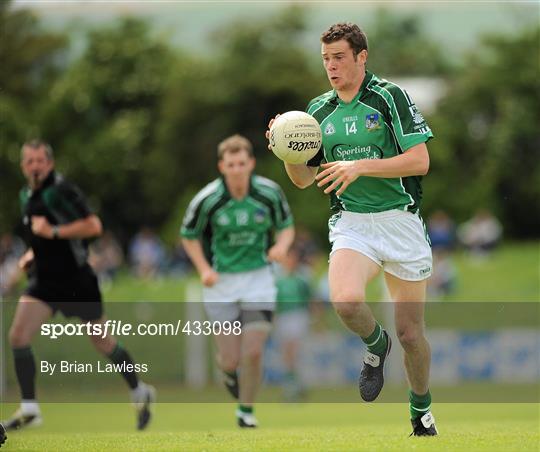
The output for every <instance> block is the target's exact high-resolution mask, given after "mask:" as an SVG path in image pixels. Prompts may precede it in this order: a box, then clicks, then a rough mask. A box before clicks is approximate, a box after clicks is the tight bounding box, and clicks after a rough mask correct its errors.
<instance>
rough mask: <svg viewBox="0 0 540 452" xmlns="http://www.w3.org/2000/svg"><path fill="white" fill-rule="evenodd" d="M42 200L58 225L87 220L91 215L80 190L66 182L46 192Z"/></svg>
mask: <svg viewBox="0 0 540 452" xmlns="http://www.w3.org/2000/svg"><path fill="white" fill-rule="evenodd" d="M43 199H44V201H45V203H46V204H47V207H48V208H49V209H50V210H51V212H52V213H53V215H54V216H55V217H56V218H57V219H58V221H59V223H60V224H66V223H71V222H73V221H76V220H80V219H83V218H87V217H89V216H90V215H92V213H93V212H92V210H91V209H90V207H89V206H88V203H87V201H86V197H85V196H84V194H83V192H82V191H81V189H80V188H79V187H77V186H76V185H74V184H72V183H69V182H67V181H62V182H61V183H59V184H58V186H57V187H55V188H54V189H51V190H47V191H46V192H45V193H44V194H43Z"/></svg>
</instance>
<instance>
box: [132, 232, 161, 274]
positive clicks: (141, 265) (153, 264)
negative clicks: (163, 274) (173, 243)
mask: <svg viewBox="0 0 540 452" xmlns="http://www.w3.org/2000/svg"><path fill="white" fill-rule="evenodd" d="M129 258H130V261H131V265H132V266H133V270H134V271H135V274H136V275H137V276H138V277H140V278H144V279H152V278H154V277H155V276H157V275H158V274H159V271H160V270H161V266H162V264H163V261H164V259H165V251H164V250H163V245H162V244H161V241H160V240H159V238H158V237H157V236H156V234H154V232H153V231H152V230H151V229H150V228H148V227H143V228H142V229H141V230H140V232H139V233H138V234H137V235H136V236H135V237H134V238H133V240H132V241H131V245H130V247H129Z"/></svg>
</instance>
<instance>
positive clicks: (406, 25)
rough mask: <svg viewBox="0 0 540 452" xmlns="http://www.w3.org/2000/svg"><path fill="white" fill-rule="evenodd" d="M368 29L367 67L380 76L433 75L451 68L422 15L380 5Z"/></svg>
mask: <svg viewBox="0 0 540 452" xmlns="http://www.w3.org/2000/svg"><path fill="white" fill-rule="evenodd" d="M370 28H371V30H370V32H369V33H368V44H369V60H368V68H369V69H370V70H372V71H374V72H375V73H376V74H378V75H380V76H382V77H388V76H392V75H400V76H422V77H426V76H435V75H445V74H448V73H449V72H450V71H451V65H450V62H449V60H448V58H447V56H446V55H445V52H444V50H443V48H442V46H441V45H440V44H439V43H437V42H435V41H433V38H432V37H431V36H430V35H429V34H428V33H427V32H426V30H425V27H424V26H423V25H422V21H421V18H420V17H419V16H417V15H415V16H401V15H396V14H393V13H391V12H390V11H389V10H387V9H384V8H381V9H379V10H378V11H377V14H376V16H375V22H374V25H373V27H370Z"/></svg>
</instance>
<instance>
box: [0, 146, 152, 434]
mask: <svg viewBox="0 0 540 452" xmlns="http://www.w3.org/2000/svg"><path fill="white" fill-rule="evenodd" d="M21 169H22V172H23V174H24V176H25V178H26V179H27V181H28V186H27V187H25V188H23V189H22V190H21V193H20V201H21V210H22V215H23V225H24V229H25V235H26V239H27V243H28V244H29V249H28V251H27V252H26V253H25V254H24V255H23V256H22V257H21V260H20V262H19V266H20V267H21V268H23V269H25V270H26V271H27V272H28V280H29V283H28V287H27V289H26V291H25V293H24V294H23V295H22V296H21V298H20V299H19V302H18V304H17V309H16V311H15V316H14V318H13V323H12V325H11V329H10V331H9V342H10V345H11V347H12V349H13V357H14V360H15V372H16V374H17V380H18V382H19V386H20V390H21V399H22V400H21V406H20V408H19V409H18V410H17V411H16V412H15V413H14V415H13V417H12V418H11V419H9V420H7V421H4V422H3V424H4V427H5V428H6V430H12V429H19V428H24V427H29V426H36V425H39V424H41V423H42V422H43V419H42V416H41V412H40V408H39V405H38V402H37V399H36V390H35V375H36V365H35V361H34V355H33V353H32V348H31V342H32V338H33V337H34V335H35V334H36V333H37V332H38V331H39V330H40V326H41V325H42V324H43V323H44V322H46V321H47V320H48V319H50V318H51V317H52V316H53V315H54V314H55V313H56V312H57V311H60V312H62V314H64V316H66V317H78V318H79V319H80V320H81V321H82V322H84V323H86V322H91V323H104V322H105V316H104V314H103V305H102V300H101V293H100V290H99V287H98V282H97V278H96V275H95V274H94V272H93V270H92V269H91V267H90V266H89V265H88V262H87V259H88V242H87V240H88V239H89V238H92V237H96V236H99V235H100V234H101V232H102V226H101V221H100V220H99V218H98V217H97V216H96V215H94V214H93V213H92V212H91V211H90V209H89V208H88V206H87V204H86V201H85V199H84V195H83V194H82V192H81V191H80V190H79V189H78V188H77V187H76V186H75V185H72V184H70V183H69V182H67V181H66V180H65V179H64V178H63V177H62V176H61V175H60V174H58V173H56V172H55V171H54V158H53V151H52V148H51V147H50V146H49V145H48V144H47V143H45V142H44V141H41V140H31V141H28V142H26V143H25V144H24V145H23V147H22V150H21ZM89 337H90V340H91V341H92V344H93V345H94V347H95V348H96V349H97V350H98V351H99V352H100V353H102V354H104V355H106V356H107V357H108V358H109V359H110V360H111V361H112V362H114V363H115V364H124V366H123V367H124V368H128V369H129V368H131V369H133V361H132V359H131V356H130V355H129V353H128V352H127V351H126V350H125V349H124V348H122V346H121V345H120V344H119V343H118V341H117V340H116V339H115V338H114V337H113V336H110V335H109V336H106V337H101V336H89ZM127 364H131V366H127ZM122 376H123V378H124V379H125V380H126V382H127V384H128V385H129V387H130V389H131V398H132V401H133V403H134V405H135V407H136V409H137V428H138V429H139V430H142V429H144V428H145V427H146V426H147V425H148V422H149V421H150V405H151V403H152V402H153V401H154V398H155V389H154V388H153V387H152V386H150V385H148V384H146V383H143V382H142V381H140V380H139V378H138V376H137V374H136V373H135V372H134V371H131V372H129V371H124V372H122Z"/></svg>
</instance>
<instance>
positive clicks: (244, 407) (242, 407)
mask: <svg viewBox="0 0 540 452" xmlns="http://www.w3.org/2000/svg"><path fill="white" fill-rule="evenodd" d="M238 409H239V410H240V412H241V413H249V414H253V406H252V405H250V406H248V405H242V404H240V405H238Z"/></svg>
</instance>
